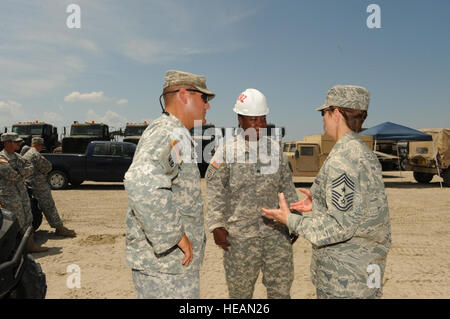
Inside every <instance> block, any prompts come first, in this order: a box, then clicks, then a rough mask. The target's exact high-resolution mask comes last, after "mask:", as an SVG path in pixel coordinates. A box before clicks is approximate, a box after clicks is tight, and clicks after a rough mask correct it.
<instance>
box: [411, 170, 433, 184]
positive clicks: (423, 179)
mask: <svg viewBox="0 0 450 319" xmlns="http://www.w3.org/2000/svg"><path fill="white" fill-rule="evenodd" d="M414 179H415V180H416V181H417V182H418V183H420V184H428V183H429V182H430V181H431V180H432V179H433V174H430V173H421V172H414Z"/></svg>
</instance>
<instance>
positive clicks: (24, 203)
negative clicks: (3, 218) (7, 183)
mask: <svg viewBox="0 0 450 319" xmlns="http://www.w3.org/2000/svg"><path fill="white" fill-rule="evenodd" d="M0 204H2V207H3V208H4V209H6V210H9V211H10V212H12V213H14V214H15V215H16V216H17V220H18V222H19V226H20V228H21V229H26V228H27V227H28V226H31V223H32V222H33V215H32V214H31V206H30V200H29V198H28V195H26V196H17V195H16V196H11V195H7V196H4V195H0Z"/></svg>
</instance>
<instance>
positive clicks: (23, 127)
mask: <svg viewBox="0 0 450 319" xmlns="http://www.w3.org/2000/svg"><path fill="white" fill-rule="evenodd" d="M11 132H15V133H17V134H18V135H19V136H20V137H21V138H22V139H23V141H24V144H22V146H24V145H28V146H31V139H32V138H33V137H42V138H43V139H44V148H43V149H42V151H41V153H48V152H52V151H53V150H54V149H55V148H57V147H58V146H59V145H60V142H59V141H58V128H56V127H55V126H53V125H52V124H49V123H45V122H39V121H35V122H18V123H15V124H13V125H12V128H11Z"/></svg>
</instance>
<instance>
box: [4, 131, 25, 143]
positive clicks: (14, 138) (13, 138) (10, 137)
mask: <svg viewBox="0 0 450 319" xmlns="http://www.w3.org/2000/svg"><path fill="white" fill-rule="evenodd" d="M8 141H10V142H22V141H23V139H22V138H21V137H20V136H19V135H18V134H17V133H14V132H8V133H3V134H2V142H8Z"/></svg>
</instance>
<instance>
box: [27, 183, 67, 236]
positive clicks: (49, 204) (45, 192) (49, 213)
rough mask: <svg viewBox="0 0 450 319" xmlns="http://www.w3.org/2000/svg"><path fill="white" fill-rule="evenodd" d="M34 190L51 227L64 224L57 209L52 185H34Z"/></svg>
mask: <svg viewBox="0 0 450 319" xmlns="http://www.w3.org/2000/svg"><path fill="white" fill-rule="evenodd" d="M32 192H33V196H34V197H35V198H36V199H37V201H38V204H39V207H40V209H42V213H43V214H44V216H45V219H47V222H48V224H49V225H50V227H52V228H56V227H57V226H60V225H62V224H63V222H62V221H61V218H60V217H59V214H58V211H57V209H56V206H55V201H54V200H53V197H52V192H51V190H50V187H39V188H38V187H33V188H32Z"/></svg>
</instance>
